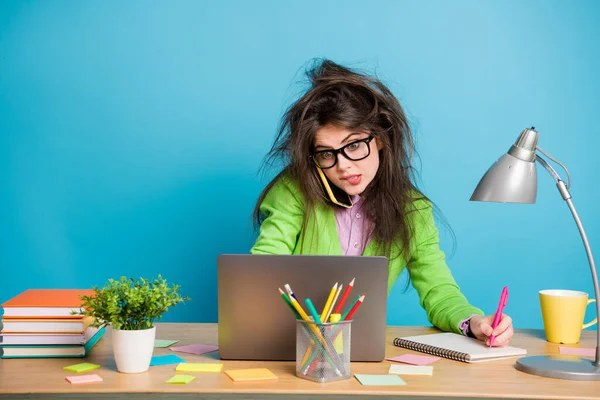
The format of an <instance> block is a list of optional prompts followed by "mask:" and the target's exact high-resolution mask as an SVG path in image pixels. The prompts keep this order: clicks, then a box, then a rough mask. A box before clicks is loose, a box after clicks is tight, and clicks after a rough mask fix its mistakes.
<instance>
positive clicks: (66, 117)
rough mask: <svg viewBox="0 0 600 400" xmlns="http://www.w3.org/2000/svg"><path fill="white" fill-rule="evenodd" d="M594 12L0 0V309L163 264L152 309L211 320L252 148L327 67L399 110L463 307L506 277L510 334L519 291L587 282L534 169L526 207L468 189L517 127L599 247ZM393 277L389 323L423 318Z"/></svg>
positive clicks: (566, 216) (243, 210)
mask: <svg viewBox="0 0 600 400" xmlns="http://www.w3.org/2000/svg"><path fill="white" fill-rule="evenodd" d="M599 17H600V5H599V3H598V2H596V1H593V0H590V1H575V2H569V3H566V2H563V1H549V0H539V1H534V0H530V1H519V0H515V1H503V2H492V1H485V2H484V1H475V0H473V1H454V2H448V1H420V2H414V1H374V2H370V3H368V4H367V3H365V2H364V1H344V2H342V1H331V2H323V1H302V2H276V1H253V2H248V1H223V2H212V3H210V4H208V2H197V1H176V2H166V1H165V2H157V1H156V2H148V1H129V2H125V3H124V2H110V1H105V2H60V3H59V2H44V1H3V2H2V3H0V161H1V162H0V267H1V269H0V270H1V277H0V302H3V301H5V300H7V299H8V298H10V297H12V296H14V295H16V294H17V293H19V292H20V291H22V290H24V289H26V288H33V287H89V286H91V285H101V284H103V282H104V281H105V280H106V279H107V278H109V277H115V278H116V277H118V276H121V275H127V276H133V277H139V276H145V277H152V276H155V275H156V274H158V273H162V274H163V275H164V276H166V277H167V279H169V280H170V281H172V282H175V283H179V284H181V285H182V286H183V293H184V294H186V295H189V296H191V297H192V298H193V300H192V301H191V302H188V303H187V304H186V305H183V306H178V307H176V308H175V309H173V310H172V311H170V312H169V313H168V315H167V316H166V318H165V320H167V321H205V322H206V321H216V319H217V307H216V257H217V255H218V254H220V253H245V252H247V251H248V250H249V248H250V246H251V245H252V240H253V237H254V236H253V233H252V230H251V226H250V213H251V210H252V208H253V205H254V201H255V200H256V197H257V195H258V194H259V192H260V190H261V188H262V187H263V186H264V185H265V184H266V182H267V180H268V178H269V176H270V175H269V176H261V175H257V170H258V168H259V166H260V163H261V160H262V157H263V156H264V154H265V153H266V152H267V150H268V149H269V146H270V144H271V141H272V139H273V138H274V135H275V132H276V129H277V125H278V121H279V118H280V116H281V114H282V112H283V111H284V110H285V108H286V107H287V105H289V104H290V101H291V100H293V99H294V98H295V96H296V95H297V93H298V91H299V90H300V87H299V86H298V85H296V84H295V83H294V82H296V81H298V80H299V79H300V78H301V73H300V72H301V71H300V69H301V68H302V67H303V66H304V65H306V63H307V61H308V60H310V59H311V58H313V57H328V58H331V59H333V60H334V61H337V62H340V63H345V64H347V65H349V66H353V67H359V68H363V69H366V70H367V71H370V72H373V71H375V72H376V73H377V74H378V75H379V76H380V77H381V78H382V80H384V81H385V82H386V83H387V84H388V85H389V86H390V88H391V89H392V91H393V92H394V93H395V94H396V95H397V96H398V98H399V99H400V100H401V102H402V104H403V105H404V107H405V108H406V111H407V113H408V115H409V117H410V120H411V123H412V127H413V129H414V131H415V134H416V136H417V141H418V150H419V153H420V156H421V162H422V168H421V187H422V188H423V189H424V191H425V192H426V194H428V195H429V196H430V197H431V198H432V199H433V200H434V201H435V202H436V203H437V205H438V206H439V207H440V208H441V210H442V211H443V213H444V215H445V217H446V219H447V220H448V222H449V223H450V225H451V227H452V228H453V230H454V232H455V234H456V238H457V241H456V244H457V246H456V248H455V249H454V251H453V246H452V241H451V240H450V238H449V236H448V235H447V234H443V235H442V241H443V243H442V244H443V247H444V249H445V250H447V252H448V255H449V256H451V257H450V258H449V260H448V263H449V265H450V267H451V268H452V270H453V272H454V275H455V278H456V279H457V281H458V282H459V284H460V286H461V288H462V290H463V292H464V293H465V294H466V296H467V297H468V298H469V300H470V301H471V302H472V303H474V304H475V305H477V306H479V307H481V308H483V309H484V310H485V311H486V312H487V313H493V312H494V311H495V307H496V304H497V301H498V298H499V295H500V290H501V288H502V286H503V285H508V286H509V288H510V294H511V297H510V300H509V304H508V307H507V313H509V314H511V315H512V316H513V318H514V320H515V325H516V326H517V327H541V326H542V322H541V315H540V311H539V303H538V299H537V291H538V290H540V289H548V288H564V289H576V290H584V291H587V292H589V293H592V291H593V288H592V285H591V281H590V271H589V268H588V265H587V261H586V257H585V253H584V250H583V246H582V244H581V239H580V237H579V234H578V232H577V229H576V226H575V224H574V222H573V219H572V218H571V215H570V213H569V210H568V208H567V206H566V205H565V204H564V202H563V201H562V199H561V198H560V196H559V194H558V192H557V190H556V188H555V187H554V184H553V181H552V179H551V178H550V176H549V175H547V174H546V172H545V171H544V170H543V169H539V168H538V176H539V192H538V203H537V204H536V205H502V204H489V203H470V202H469V201H468V200H469V197H470V195H471V193H472V191H473V189H474V188H475V186H476V184H477V182H478V181H479V179H480V177H481V176H482V174H483V173H484V172H485V171H486V169H487V168H488V167H489V166H490V165H491V164H492V163H493V162H494V161H495V160H496V159H497V158H498V157H499V156H500V155H501V154H503V153H504V152H505V151H506V150H508V148H509V146H510V145H511V144H512V143H513V142H514V140H515V139H516V138H517V136H518V134H519V132H520V131H521V129H523V128H525V127H527V126H531V125H535V126H536V128H537V129H538V130H539V132H540V142H539V144H540V145H541V146H542V148H544V149H545V150H546V151H548V152H549V153H550V154H551V155H553V156H555V157H557V158H558V159H560V160H561V161H563V162H564V163H565V164H566V165H567V166H568V167H569V169H570V172H571V174H572V176H573V187H572V194H573V200H574V202H575V204H576V206H577V208H578V211H579V213H580V215H581V218H582V220H583V222H584V225H585V226H586V228H587V232H588V235H589V238H590V241H591V243H592V246H594V245H595V246H596V248H597V249H600V218H599V217H600V211H599V207H598V205H597V198H598V195H599V194H600V193H599V190H598V175H597V174H598V171H599V170H600V165H599V163H600V162H599V161H598V158H597V157H596V153H597V148H598V146H599V145H600V139H599V138H598V137H599V136H598V135H599V133H600V122H599V121H598V119H597V118H595V117H593V115H595V113H596V111H594V110H595V109H596V108H597V107H598V105H599V104H600V80H599V79H598V75H597V74H598V71H599V70H600V46H598V43H597V38H598V37H600V25H598V24H597V20H598V18H599ZM594 38H596V39H594ZM559 172H561V174H562V171H559ZM598 251H600V250H598ZM404 287H405V284H404V281H401V282H399V283H398V284H397V285H396V287H395V289H394V290H393V292H392V294H391V296H390V298H389V313H388V322H389V323H390V324H401V325H421V324H425V323H427V321H426V317H425V313H424V312H423V310H422V309H421V308H420V306H419V302H418V297H417V296H416V293H415V291H414V289H412V287H411V288H410V289H409V290H408V291H407V292H404V291H403V289H404ZM592 311H593V310H589V312H588V314H587V318H586V319H590V317H591V316H593V312H592Z"/></svg>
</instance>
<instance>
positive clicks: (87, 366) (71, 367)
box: [63, 363, 100, 372]
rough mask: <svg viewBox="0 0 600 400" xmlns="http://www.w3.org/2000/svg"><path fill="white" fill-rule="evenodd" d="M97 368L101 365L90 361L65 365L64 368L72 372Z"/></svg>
mask: <svg viewBox="0 0 600 400" xmlns="http://www.w3.org/2000/svg"><path fill="white" fill-rule="evenodd" d="M96 368H100V366H99V365H98V364H90V363H81V364H73V365H69V366H67V367H63V369H64V370H66V371H71V372H85V371H91V370H93V369H96Z"/></svg>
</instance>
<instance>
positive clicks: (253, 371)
mask: <svg viewBox="0 0 600 400" xmlns="http://www.w3.org/2000/svg"><path fill="white" fill-rule="evenodd" d="M225 373H226V374H227V375H228V376H229V377H230V378H231V379H232V380H233V381H234V382H241V381H259V380H267V379H277V375H275V374H274V373H272V372H271V370H269V369H267V368H250V369H230V370H229V371H225Z"/></svg>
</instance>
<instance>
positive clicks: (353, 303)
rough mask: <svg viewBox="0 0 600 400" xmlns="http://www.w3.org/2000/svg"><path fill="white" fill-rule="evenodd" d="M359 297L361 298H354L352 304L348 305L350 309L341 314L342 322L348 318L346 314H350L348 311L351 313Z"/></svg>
mask: <svg viewBox="0 0 600 400" xmlns="http://www.w3.org/2000/svg"><path fill="white" fill-rule="evenodd" d="M360 297H361V295H360V294H359V295H358V296H356V299H355V300H354V301H353V302H352V304H351V305H350V307H348V309H347V310H346V312H345V313H343V314H342V321H345V320H346V317H347V316H348V314H350V311H352V308H353V307H354V305H355V304H356V303H357V302H358V300H359V299H360Z"/></svg>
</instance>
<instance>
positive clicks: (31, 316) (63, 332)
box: [0, 289, 105, 358]
mask: <svg viewBox="0 0 600 400" xmlns="http://www.w3.org/2000/svg"><path fill="white" fill-rule="evenodd" d="M91 294H93V290H81V289H29V290H26V291H24V292H23V293H21V294H19V295H17V296H15V297H13V298H12V299H10V300H8V301H7V302H5V303H3V304H2V308H3V310H4V314H3V315H2V322H1V323H0V358H43V357H85V356H86V355H87V353H88V352H89V351H90V349H91V348H92V347H94V345H95V344H96V343H98V341H99V340H100V339H101V338H102V336H103V335H104V331H105V328H104V327H102V328H94V327H92V326H90V325H91V324H92V323H93V322H94V318H93V317H84V316H80V315H72V314H71V312H72V311H75V312H78V311H79V310H80V309H81V304H82V301H81V299H80V298H79V296H80V295H91Z"/></svg>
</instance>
